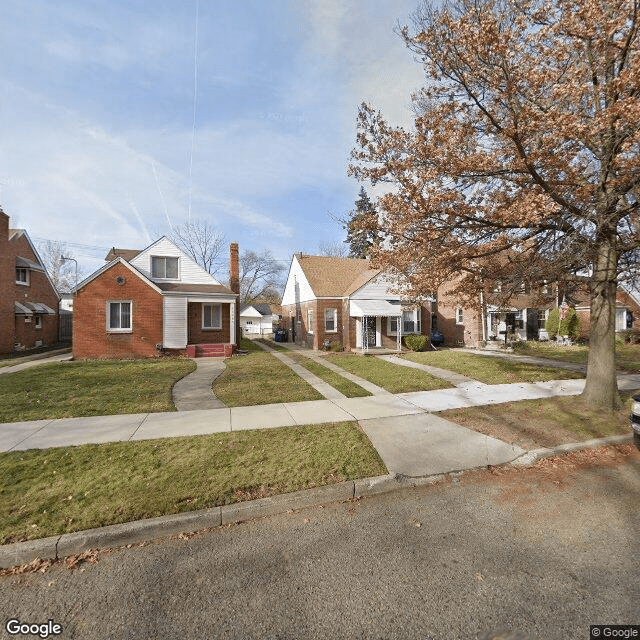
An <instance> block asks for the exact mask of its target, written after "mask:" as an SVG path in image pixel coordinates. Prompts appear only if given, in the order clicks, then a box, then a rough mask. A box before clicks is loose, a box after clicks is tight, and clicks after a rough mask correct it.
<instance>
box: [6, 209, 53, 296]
mask: <svg viewBox="0 0 640 640" xmlns="http://www.w3.org/2000/svg"><path fill="white" fill-rule="evenodd" d="M2 213H4V211H3V212H2ZM5 215H7V214H6V213H5ZM7 217H9V216H7ZM22 237H24V239H25V240H26V241H27V243H28V245H29V248H30V249H31V251H32V252H33V255H34V256H35V257H36V262H34V261H33V260H29V259H27V258H24V257H22V256H17V257H16V266H26V268H27V269H32V270H33V271H41V272H42V273H44V275H45V277H46V278H47V281H48V282H49V285H50V286H51V289H52V290H53V293H54V294H55V295H56V297H57V298H58V300H60V293H59V292H58V289H56V286H55V284H53V280H52V279H51V276H50V275H49V272H48V271H47V269H46V268H45V266H44V262H43V260H42V258H41V257H40V254H39V253H38V250H37V249H36V246H35V245H34V244H33V242H31V238H30V237H29V234H28V233H27V231H26V230H25V229H9V240H10V241H11V242H13V241H15V240H18V239H19V238H22ZM20 261H22V262H21V264H18V263H19V262H20Z"/></svg>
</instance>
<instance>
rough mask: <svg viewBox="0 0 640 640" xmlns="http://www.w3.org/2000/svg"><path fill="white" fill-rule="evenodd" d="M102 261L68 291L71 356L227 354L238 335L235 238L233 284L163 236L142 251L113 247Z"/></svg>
mask: <svg viewBox="0 0 640 640" xmlns="http://www.w3.org/2000/svg"><path fill="white" fill-rule="evenodd" d="M106 260H107V261H108V262H107V264H106V265H104V266H103V267H101V268H100V269H98V270H97V271H95V272H94V273H93V274H91V275H90V276H89V277H88V278H86V279H85V280H83V281H82V282H81V283H80V284H79V285H78V287H77V288H76V291H75V299H74V304H73V311H74V323H73V355H74V357H75V358H76V359H86V358H140V357H154V356H157V355H159V354H160V353H162V352H171V353H186V354H189V355H231V352H232V350H233V348H234V347H235V346H236V345H237V342H238V340H239V337H240V333H239V328H238V326H239V325H238V322H239V303H238V299H239V295H238V294H239V291H238V282H239V280H238V245H237V244H236V243H233V244H232V245H231V286H232V288H233V289H234V290H232V289H231V288H228V287H225V286H223V285H222V284H220V283H219V282H218V281H217V280H216V279H215V278H214V277H213V276H212V275H210V274H209V273H208V272H207V271H206V270H205V269H203V268H202V267H200V266H199V265H198V264H196V262H195V261H194V260H192V259H191V258H190V257H189V256H188V255H187V254H185V253H184V252H183V251H182V250H181V249H180V248H178V247H177V246H176V245H175V244H174V243H173V242H172V241H171V240H169V238H167V237H165V236H163V237H162V238H160V239H159V240H157V241H156V242H154V243H153V244H152V245H150V246H149V247H147V248H146V249H143V250H142V251H137V250H131V249H115V248H113V249H111V251H109V253H108V255H107V257H106Z"/></svg>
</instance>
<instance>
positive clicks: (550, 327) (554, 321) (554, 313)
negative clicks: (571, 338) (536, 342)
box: [545, 307, 560, 340]
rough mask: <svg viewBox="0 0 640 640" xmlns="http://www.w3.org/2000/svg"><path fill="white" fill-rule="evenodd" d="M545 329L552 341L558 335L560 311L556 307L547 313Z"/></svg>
mask: <svg viewBox="0 0 640 640" xmlns="http://www.w3.org/2000/svg"><path fill="white" fill-rule="evenodd" d="M545 328H546V330H547V333H548V334H549V339H550V340H553V339H554V338H555V337H556V336H557V335H558V329H560V311H559V309H558V308H557V307H556V308H555V309H551V311H549V317H548V318H547V324H546V326H545Z"/></svg>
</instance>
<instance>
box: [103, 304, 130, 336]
mask: <svg viewBox="0 0 640 640" xmlns="http://www.w3.org/2000/svg"><path fill="white" fill-rule="evenodd" d="M107 331H112V332H121V333H128V332H130V331H131V301H130V300H126V301H122V300H116V301H113V302H108V303H107Z"/></svg>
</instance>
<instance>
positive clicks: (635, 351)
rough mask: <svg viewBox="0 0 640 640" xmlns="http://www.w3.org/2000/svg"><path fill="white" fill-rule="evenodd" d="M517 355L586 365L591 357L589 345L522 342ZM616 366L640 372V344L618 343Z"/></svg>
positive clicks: (517, 349) (518, 345)
mask: <svg viewBox="0 0 640 640" xmlns="http://www.w3.org/2000/svg"><path fill="white" fill-rule="evenodd" d="M516 351H517V353H519V354H522V355H527V356H538V357H542V358H552V359H554V360H563V361H565V362H578V363H580V364H586V363H587V358H588V356H589V347H588V346H587V345H582V344H576V345H571V346H561V345H557V344H556V343H555V342H551V341H549V342H534V341H531V340H530V341H528V342H520V343H518V344H517V348H516ZM616 364H617V366H618V368H619V369H622V370H624V371H632V372H636V373H637V372H640V344H628V343H617V344H616Z"/></svg>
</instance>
